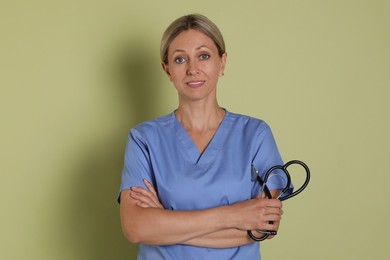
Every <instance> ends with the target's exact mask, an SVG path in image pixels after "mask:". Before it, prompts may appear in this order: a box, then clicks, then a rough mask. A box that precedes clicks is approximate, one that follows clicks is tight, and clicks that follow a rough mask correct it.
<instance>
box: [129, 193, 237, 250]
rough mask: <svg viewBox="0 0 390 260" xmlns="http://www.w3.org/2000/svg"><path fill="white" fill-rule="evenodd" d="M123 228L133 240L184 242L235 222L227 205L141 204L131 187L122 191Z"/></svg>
mask: <svg viewBox="0 0 390 260" xmlns="http://www.w3.org/2000/svg"><path fill="white" fill-rule="evenodd" d="M121 196H122V200H121V220H122V229H123V232H124V234H125V236H126V237H127V239H128V240H130V241H131V242H133V243H144V244H155V245H170V244H183V243H185V242H186V241H190V240H191V239H194V238H196V237H201V236H204V235H207V234H210V233H213V232H215V231H219V230H223V229H226V228H230V227H232V226H233V224H232V221H231V220H230V219H231V218H229V217H226V216H229V215H231V214H230V212H229V209H228V207H226V206H222V207H217V208H213V209H207V210H195V211H170V210H165V209H158V208H142V207H138V206H137V205H135V204H134V201H133V200H132V199H131V198H130V197H129V196H128V191H123V192H122V195H121Z"/></svg>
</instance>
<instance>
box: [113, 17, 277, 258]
mask: <svg viewBox="0 0 390 260" xmlns="http://www.w3.org/2000/svg"><path fill="white" fill-rule="evenodd" d="M161 59H162V67H163V69H164V71H165V72H166V74H167V75H168V77H169V79H170V80H171V81H172V83H173V85H174V86H175V88H176V90H177V92H178V96H179V106H178V108H177V109H176V110H175V111H174V112H172V113H171V114H169V115H166V116H163V117H161V118H158V119H155V120H152V121H148V122H144V123H142V124H140V125H138V126H136V127H134V128H133V129H132V130H131V131H130V134H129V140H128V143H127V148H126V153H125V166H124V169H123V172H122V183H121V187H120V190H121V194H120V210H121V211H120V214H121V221H122V229H123V232H124V234H125V236H126V238H127V239H128V240H129V241H131V242H133V243H140V249H139V254H138V259H233V258H234V259H260V254H259V243H256V242H254V241H253V240H251V239H250V238H249V237H248V235H247V230H252V231H253V232H254V233H255V234H256V236H259V237H260V236H262V234H261V233H257V232H256V231H255V230H260V229H264V230H277V229H278V227H279V223H280V219H281V215H282V214H283V211H282V209H281V208H282V204H281V202H280V201H278V200H276V199H265V198H264V197H262V196H260V195H259V194H260V192H259V190H260V188H259V185H258V183H257V182H256V181H255V180H253V178H252V174H251V166H252V165H254V166H255V167H256V168H257V169H258V170H259V173H260V174H264V173H265V172H266V170H267V169H268V168H270V167H272V166H274V165H280V164H282V160H281V158H280V155H279V152H278V150H277V147H276V144H275V141H274V139H273V136H272V133H271V131H270V128H269V127H268V125H267V124H266V123H265V122H263V121H261V120H258V119H254V118H251V117H248V116H243V115H238V114H234V113H231V112H229V111H227V110H225V109H223V108H221V107H220V106H219V105H218V102H217V95H216V92H217V89H216V88H217V82H218V78H219V77H221V76H223V75H224V70H225V65H226V59H227V54H226V51H225V44H224V41H223V38H222V35H221V33H220V32H219V30H218V28H217V27H216V26H215V24H214V23H212V22H211V21H210V20H209V19H207V18H206V17H204V16H202V15H188V16H183V17H181V18H179V19H177V20H176V21H174V22H173V23H172V24H171V25H170V26H169V27H168V28H167V30H166V31H165V33H164V35H163V38H162V42H161ZM271 180H272V181H270V182H269V183H268V184H267V185H268V187H269V188H271V190H272V194H273V195H274V196H276V195H277V194H278V193H279V190H280V189H282V188H283V185H284V180H283V179H278V178H271ZM270 221H272V222H273V223H272V222H270ZM271 223H272V224H271Z"/></svg>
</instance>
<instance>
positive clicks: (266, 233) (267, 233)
mask: <svg viewBox="0 0 390 260" xmlns="http://www.w3.org/2000/svg"><path fill="white" fill-rule="evenodd" d="M292 164H299V165H301V166H302V167H303V168H304V169H305V171H306V180H305V182H304V183H303V184H302V186H301V187H300V188H299V189H297V190H296V191H294V192H293V193H291V194H289V195H286V196H281V195H283V194H284V193H285V192H286V191H287V190H288V189H289V188H290V186H291V176H290V173H289V172H288V170H287V168H288V167H289V166H290V165H292ZM277 169H280V170H282V171H283V172H284V173H285V174H286V178H287V183H286V186H285V187H284V188H283V190H282V191H281V193H280V195H279V197H278V198H277V199H278V200H280V201H284V200H287V199H290V198H292V197H294V196H296V195H298V194H299V193H301V192H302V191H303V190H304V189H305V188H306V187H307V185H308V184H309V181H310V169H309V167H308V166H307V165H306V164H305V163H304V162H302V161H299V160H292V161H289V162H287V163H286V164H285V165H276V166H273V167H271V168H270V169H269V170H268V171H267V172H266V174H265V175H264V180H262V179H261V177H260V176H259V175H258V174H257V181H258V182H259V183H260V186H261V187H262V190H263V192H264V193H265V195H266V197H267V198H269V199H272V194H271V192H270V190H269V189H268V187H267V181H268V178H269V176H270V175H271V173H272V172H273V171H275V170H277ZM252 170H253V171H256V169H255V168H254V166H253V167H252ZM256 173H257V171H256ZM257 231H258V232H260V233H262V234H264V236H262V237H256V236H255V235H253V233H252V231H251V230H248V236H249V237H250V238H251V239H253V240H255V241H263V240H265V239H267V238H268V237H269V236H270V235H272V236H275V235H276V234H277V231H275V230H257Z"/></svg>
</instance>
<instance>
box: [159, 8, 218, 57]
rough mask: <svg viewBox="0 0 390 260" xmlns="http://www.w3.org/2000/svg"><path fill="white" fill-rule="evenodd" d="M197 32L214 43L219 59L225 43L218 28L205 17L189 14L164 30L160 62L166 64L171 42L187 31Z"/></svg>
mask: <svg viewBox="0 0 390 260" xmlns="http://www.w3.org/2000/svg"><path fill="white" fill-rule="evenodd" d="M190 29H193V30H197V31H200V32H202V33H204V34H205V35H207V36H208V37H210V39H211V40H212V41H213V42H214V43H215V46H216V47H217V49H218V54H219V56H220V57H222V55H223V54H224V53H225V52H226V50H225V42H224V40H223V37H222V34H221V32H220V31H219V29H218V27H217V26H216V25H215V24H214V23H213V22H212V21H211V20H210V19H208V18H207V17H206V16H204V15H201V14H190V15H185V16H182V17H180V18H178V19H176V20H175V21H173V22H172V23H171V24H170V25H169V26H168V28H167V29H166V30H165V32H164V34H163V36H162V38H161V45H160V56H161V61H162V62H163V63H165V64H168V49H169V46H170V45H171V43H172V41H173V40H174V39H175V38H176V37H177V36H178V35H179V34H180V33H181V32H184V31H187V30H190Z"/></svg>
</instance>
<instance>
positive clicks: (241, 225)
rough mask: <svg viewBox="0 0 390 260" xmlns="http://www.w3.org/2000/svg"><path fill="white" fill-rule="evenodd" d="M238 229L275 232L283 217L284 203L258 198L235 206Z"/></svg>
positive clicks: (234, 212)
mask: <svg viewBox="0 0 390 260" xmlns="http://www.w3.org/2000/svg"><path fill="white" fill-rule="evenodd" d="M232 207H233V210H232V212H233V214H234V217H235V221H236V222H235V223H236V228H238V229H242V230H257V229H258V230H275V231H277V230H278V228H279V225H280V220H281V218H282V215H283V210H282V203H281V202H280V201H279V200H277V199H264V198H261V197H256V198H254V199H251V200H247V201H244V202H239V203H236V204H234V205H232Z"/></svg>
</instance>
